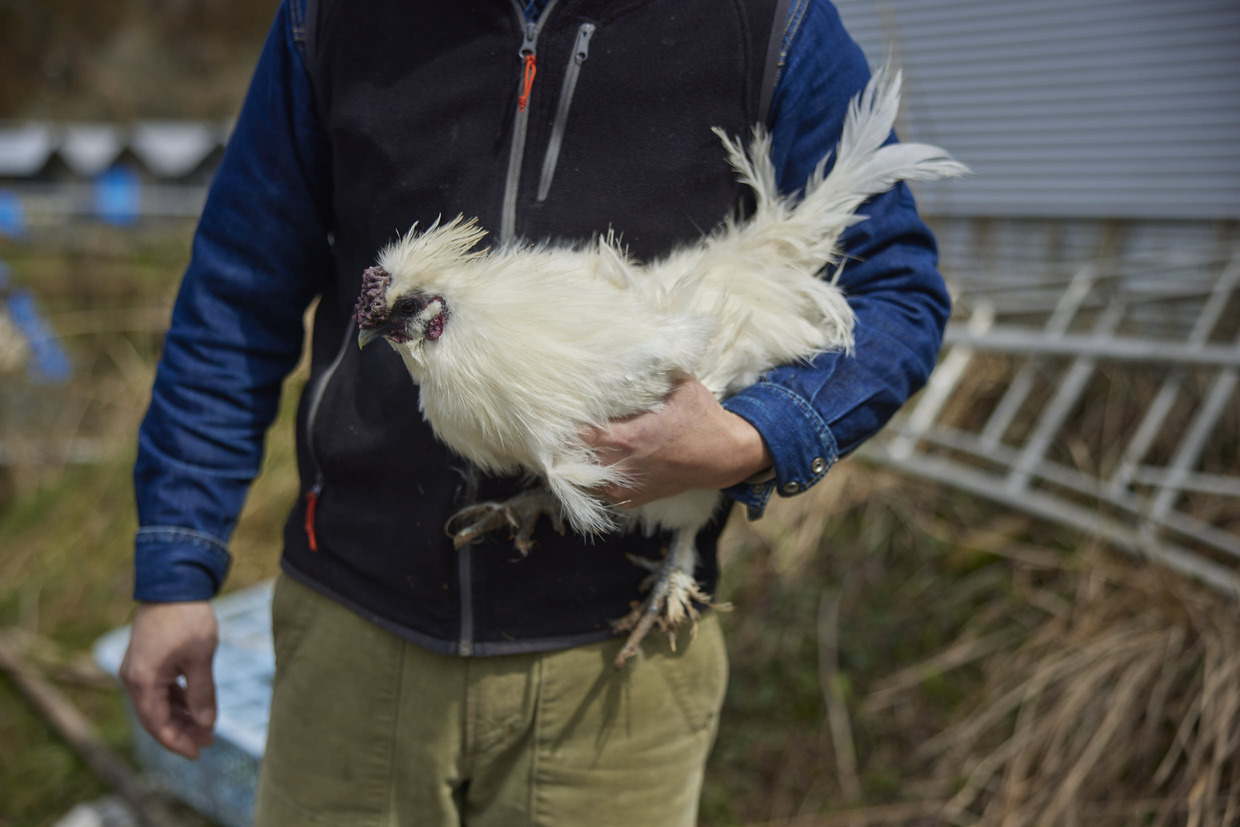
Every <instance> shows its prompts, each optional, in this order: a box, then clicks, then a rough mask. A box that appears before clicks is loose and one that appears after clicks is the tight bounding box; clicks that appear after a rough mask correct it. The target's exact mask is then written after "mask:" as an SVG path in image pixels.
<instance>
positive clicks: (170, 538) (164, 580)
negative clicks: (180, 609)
mask: <svg viewBox="0 0 1240 827" xmlns="http://www.w3.org/2000/svg"><path fill="white" fill-rule="evenodd" d="M231 562H232V556H231V555H230V554H229V553H228V549H227V548H226V547H225V546H224V544H223V543H221V542H220V541H219V540H217V539H216V538H214V537H212V536H210V535H208V534H203V533H202V532H200V531H194V530H193V529H188V528H175V527H170V526H151V527H147V528H141V529H139V530H138V534H137V536H136V537H135V538H134V594H133V596H134V599H135V600H138V601H140V602H143V603H173V602H180V601H188V600H210V599H211V598H213V597H215V595H216V594H217V593H219V590H220V588H221V587H222V586H223V585H224V579H225V578H226V577H227V576H228V566H229V564H230V563H231Z"/></svg>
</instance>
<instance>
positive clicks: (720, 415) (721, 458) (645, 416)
mask: <svg viewBox="0 0 1240 827" xmlns="http://www.w3.org/2000/svg"><path fill="white" fill-rule="evenodd" d="M580 436H581V438H582V440H584V441H585V443H586V444H587V445H588V446H590V447H591V448H592V449H593V450H594V454H595V456H597V457H598V459H599V460H600V461H601V462H603V463H604V464H606V465H614V464H617V463H619V464H620V465H621V467H622V468H623V469H624V471H625V472H626V473H627V475H628V481H627V482H626V483H623V484H619V485H613V486H609V487H607V488H603V489H600V490H598V491H596V492H595V493H597V494H598V495H599V496H600V497H602V498H604V499H606V500H609V501H610V502H612V503H614V504H615V505H617V506H619V507H620V508H635V507H637V506H639V505H645V504H646V503H648V502H651V501H653V500H658V499H662V498H664V497H670V496H673V495H675V494H681V493H683V492H685V491H691V490H695V489H706V490H711V489H720V488H727V487H728V486H731V485H735V484H737V483H739V482H741V481H742V480H745V479H747V478H749V477H751V476H753V475H754V474H756V473H758V472H759V471H761V470H763V469H764V468H767V467H768V466H770V464H771V455H770V452H769V451H768V450H767V447H766V443H765V442H763V440H762V437H761V435H760V434H759V433H758V431H757V430H756V429H755V428H754V427H753V426H752V425H750V424H749V422H748V421H747V420H745V419H744V418H742V417H739V416H737V415H736V414H734V413H732V412H731V411H728V410H726V409H725V408H724V407H723V406H722V405H720V404H719V402H718V400H716V399H715V397H714V394H712V393H711V392H710V391H709V390H707V388H706V386H705V385H703V384H702V383H701V382H699V381H698V380H697V379H694V378H693V377H688V376H687V377H684V378H681V379H679V380H677V381H676V383H675V385H673V386H672V390H671V392H670V393H669V394H668V396H667V399H666V400H664V402H663V404H662V405H661V406H660V407H659V408H657V409H656V410H653V411H648V412H645V413H640V414H637V415H635V416H630V417H625V418H624V419H616V420H612V421H611V422H610V423H608V426H607V427H606V428H596V427H587V428H584V429H582V431H581V434H580Z"/></svg>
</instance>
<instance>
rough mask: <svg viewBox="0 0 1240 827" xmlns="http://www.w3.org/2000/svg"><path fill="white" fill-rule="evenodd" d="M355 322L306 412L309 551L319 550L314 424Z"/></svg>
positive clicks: (319, 471)
mask: <svg viewBox="0 0 1240 827" xmlns="http://www.w3.org/2000/svg"><path fill="white" fill-rule="evenodd" d="M354 324H355V322H353V321H352V320H350V321H349V326H348V327H347V328H345V332H344V341H342V342H341V343H340V350H338V351H337V352H336V358H334V359H332V362H331V364H330V365H328V366H327V370H325V371H323V375H322V376H320V377H319V381H318V384H316V385H315V386H314V392H313V393H312V394H311V395H310V407H309V408H308V409H307V410H306V453H308V454H309V455H310V467H311V468H313V469H314V482H312V483H311V485H310V490H308V491H307V492H306V518H305V522H304V523H303V527H304V528H305V531H306V541H307V542H308V543H309V544H310V550H311V551H318V550H319V538H318V535H317V534H316V533H315V528H314V518H315V512H317V511H318V507H319V498H320V497H322V495H323V483H324V480H323V469H322V468H321V467H320V466H319V455H318V452H317V451H316V450H315V449H314V423H315V421H316V420H317V419H318V417H319V405H320V404H322V402H323V393H324V392H325V391H326V390H327V383H328V382H330V381H331V380H332V377H333V376H335V375H336V371H337V370H338V369H339V368H340V363H341V362H342V361H343V360H344V355H345V352H346V351H347V350H348V347H349V343H350V342H351V341H354V340H356V339H357V330H356V329H355V328H354V326H353V325H354Z"/></svg>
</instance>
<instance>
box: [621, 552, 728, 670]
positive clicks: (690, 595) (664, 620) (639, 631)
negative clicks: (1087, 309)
mask: <svg viewBox="0 0 1240 827" xmlns="http://www.w3.org/2000/svg"><path fill="white" fill-rule="evenodd" d="M629 559H630V560H632V561H633V562H634V563H635V564H637V565H639V566H641V567H642V568H645V569H649V570H650V571H651V572H652V574H651V578H650V580H653V583H652V584H651V585H650V594H649V595H648V596H647V597H646V600H645V602H644V603H637V602H636V601H635V602H634V603H633V610H632V611H631V612H629V613H628V614H627V615H625V616H624V617H623V618H621V619H620V620H617V621H616V622H615V624H613V628H614V629H615V631H617V632H628V633H629V637H628V640H626V641H625V642H624V646H623V648H621V649H620V653H619V654H618V655H616V660H615V662H614V663H615V667H616V669H623V668H624V665H625V664H626V663H628V661H629V660H630V659H631V658H632V657H633V656H634V655H636V654H637V649H638V647H639V646H641V642H642V640H644V639H645V637H646V635H648V634H649V633H650V630H651V629H653V628H654V627H655V625H656V624H657V625H658V627H659V628H660V629H662V630H663V631H664V632H665V633H667V639H668V643H669V644H670V645H671V647H672V651H673V652H674V651H676V632H677V630H678V628H679V627H680V625H681V624H682V623H684V622H685V620H688V621H689V623H690V629H691V631H696V630H697V620H698V617H699V616H700V615H701V612H699V611H698V606H699V605H703V606H709V607H711V608H713V609H720V610H723V611H726V610H728V609H729V608H731V607H730V605H728V604H717V603H714V602H713V601H712V600H711V598H710V595H708V594H707V593H706V592H705V591H703V590H702V587H701V586H699V585H698V583H697V581H696V580H694V579H693V569H694V567H695V564H696V561H697V553H696V551H695V550H694V548H693V540H692V537H691V536H690V539H689V540H688V541H685V540H684V539H683V538H682V537H678V538H677V539H676V540H674V541H673V544H672V551H671V552H670V553H669V554H668V555H667V556H666V557H665V558H664V559H663V562H662V563H661V564H660V563H657V562H655V561H653V560H647V559H645V558H642V557H634V556H633V555H629Z"/></svg>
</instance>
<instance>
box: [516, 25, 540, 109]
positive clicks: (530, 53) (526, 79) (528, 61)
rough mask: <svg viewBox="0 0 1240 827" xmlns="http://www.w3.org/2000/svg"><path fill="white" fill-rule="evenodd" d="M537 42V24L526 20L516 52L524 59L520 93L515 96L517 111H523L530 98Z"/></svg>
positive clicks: (535, 63) (536, 62)
mask: <svg viewBox="0 0 1240 827" xmlns="http://www.w3.org/2000/svg"><path fill="white" fill-rule="evenodd" d="M537 42H538V24H537V23H534V22H527V23H526V24H525V32H524V33H523V37H522V40H521V51H520V52H518V54H519V55H520V57H521V59H522V60H523V61H525V74H524V76H523V78H522V81H521V94H520V95H519V96H518V97H517V111H518V112H524V111H525V105H526V104H527V103H529V100H530V88H531V87H532V86H533V85H534V75H535V73H536V72H537V71H538V61H537V59H536V57H535V48H534V44H535V43H537Z"/></svg>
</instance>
